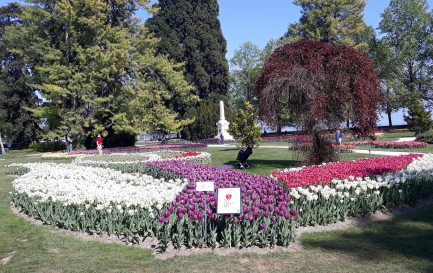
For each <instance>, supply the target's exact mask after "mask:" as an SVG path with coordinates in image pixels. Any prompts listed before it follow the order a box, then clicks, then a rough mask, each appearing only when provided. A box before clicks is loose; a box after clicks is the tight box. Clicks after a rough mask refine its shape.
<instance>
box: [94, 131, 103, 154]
mask: <svg viewBox="0 0 433 273" xmlns="http://www.w3.org/2000/svg"><path fill="white" fill-rule="evenodd" d="M103 140H104V139H103V138H102V137H101V134H98V137H97V138H96V147H97V148H98V152H99V154H100V155H102V141H103Z"/></svg>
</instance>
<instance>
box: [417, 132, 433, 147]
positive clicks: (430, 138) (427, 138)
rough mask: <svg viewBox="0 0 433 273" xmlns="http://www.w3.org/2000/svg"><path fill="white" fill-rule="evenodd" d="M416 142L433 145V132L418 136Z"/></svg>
mask: <svg viewBox="0 0 433 273" xmlns="http://www.w3.org/2000/svg"><path fill="white" fill-rule="evenodd" d="M416 141H421V142H426V143H428V144H433V131H428V132H425V133H422V134H419V135H417V136H416Z"/></svg>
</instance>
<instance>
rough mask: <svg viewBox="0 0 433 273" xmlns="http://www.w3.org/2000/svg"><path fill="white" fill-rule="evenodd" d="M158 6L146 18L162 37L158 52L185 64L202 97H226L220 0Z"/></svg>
mask: <svg viewBox="0 0 433 273" xmlns="http://www.w3.org/2000/svg"><path fill="white" fill-rule="evenodd" d="M159 8H160V11H159V12H158V13H157V14H156V15H155V16H153V17H152V18H150V19H148V20H147V24H148V26H149V27H150V29H151V31H152V32H154V33H155V34H156V35H157V37H159V38H160V39H161V43H160V45H159V47H158V50H159V52H160V53H162V54H167V55H168V56H170V58H172V59H174V60H175V61H177V62H184V63H185V75H186V79H187V80H188V81H189V82H190V83H191V84H192V85H193V86H194V87H195V88H196V94H197V95H199V97H200V98H202V99H211V100H213V101H217V100H219V98H221V97H224V96H225V95H226V94H227V91H228V81H229V79H228V64H227V60H226V58H225V54H226V41H225V39H224V37H223V34H222V31H221V26H220V22H219V20H218V13H219V7H218V3H217V0H160V1H159Z"/></svg>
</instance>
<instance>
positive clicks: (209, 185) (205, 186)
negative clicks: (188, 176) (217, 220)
mask: <svg viewBox="0 0 433 273" xmlns="http://www.w3.org/2000/svg"><path fill="white" fill-rule="evenodd" d="M195 190H196V191H202V192H204V238H205V240H207V211H206V210H207V202H206V198H207V194H206V193H207V192H208V191H214V190H215V185H214V182H213V181H203V182H196V183H195Z"/></svg>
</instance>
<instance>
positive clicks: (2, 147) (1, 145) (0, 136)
mask: <svg viewBox="0 0 433 273" xmlns="http://www.w3.org/2000/svg"><path fill="white" fill-rule="evenodd" d="M0 147H1V152H2V155H5V154H6V150H5V147H4V146H3V140H2V133H1V132H0Z"/></svg>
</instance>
